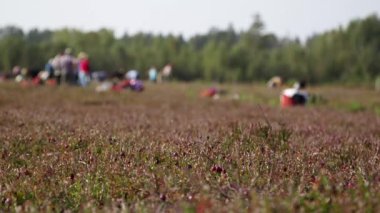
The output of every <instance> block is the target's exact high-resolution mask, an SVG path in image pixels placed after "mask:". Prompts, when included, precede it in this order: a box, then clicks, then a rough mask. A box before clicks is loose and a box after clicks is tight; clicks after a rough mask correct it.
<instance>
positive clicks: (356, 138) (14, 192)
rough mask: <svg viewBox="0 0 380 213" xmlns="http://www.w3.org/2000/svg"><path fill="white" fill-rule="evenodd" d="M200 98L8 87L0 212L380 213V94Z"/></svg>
mask: <svg viewBox="0 0 380 213" xmlns="http://www.w3.org/2000/svg"><path fill="white" fill-rule="evenodd" d="M202 88H205V85H202V84H179V83H173V84H166V85H147V89H146V91H144V92H143V93H133V92H130V91H125V92H122V93H115V92H109V93H95V92H94V91H93V90H92V89H81V88H68V87H60V88H49V87H38V88H21V87H19V86H18V85H15V84H11V83H3V84H0V211H4V212H8V211H15V210H21V211H26V212H29V211H34V210H35V211H42V212H49V211H53V212H59V211H62V210H72V211H74V212H75V211H95V210H98V211H129V210H131V211H133V212H141V211H148V212H151V211H165V212H166V211H172V212H178V211H179V212H205V211H206V212H207V211H208V212H224V211H225V212H229V211H233V212H240V211H243V212H247V211H248V212H252V211H256V210H258V211H277V212H287V211H288V212H289V211H301V212H303V211H306V212H309V211H315V210H317V211H318V212H321V211H326V212H329V211H332V212H336V211H344V212H351V211H355V212H356V211H360V212H365V211H370V212H371V211H373V212H378V211H380V159H379V156H380V155H379V154H380V153H379V152H380V110H379V109H380V98H379V96H380V94H379V93H376V92H374V91H370V90H366V89H353V88H351V89H343V88H334V87H321V88H311V90H310V91H311V92H312V93H314V94H317V95H318V98H316V100H315V103H314V104H312V105H309V106H307V107H303V108H302V107H297V108H289V109H280V108H279V107H278V95H279V92H280V90H268V89H266V88H264V87H262V86H247V85H245V86H233V85H224V86H223V88H225V89H226V90H228V91H229V94H227V97H222V98H221V99H220V100H211V99H210V100H208V99H201V98H199V97H198V94H199V91H200V90H201V89H202ZM233 93H239V94H240V100H232V99H230V98H228V97H229V95H230V94H233Z"/></svg>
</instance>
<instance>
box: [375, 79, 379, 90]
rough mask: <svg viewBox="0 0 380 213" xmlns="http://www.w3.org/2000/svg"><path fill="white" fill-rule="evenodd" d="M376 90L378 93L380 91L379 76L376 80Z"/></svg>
mask: <svg viewBox="0 0 380 213" xmlns="http://www.w3.org/2000/svg"><path fill="white" fill-rule="evenodd" d="M375 89H376V90H377V91H380V75H379V76H377V78H376V80H375Z"/></svg>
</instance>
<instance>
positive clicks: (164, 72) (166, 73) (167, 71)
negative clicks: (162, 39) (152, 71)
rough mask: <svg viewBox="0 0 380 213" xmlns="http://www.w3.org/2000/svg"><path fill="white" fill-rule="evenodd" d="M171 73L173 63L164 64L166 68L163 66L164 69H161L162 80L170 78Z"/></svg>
mask: <svg viewBox="0 0 380 213" xmlns="http://www.w3.org/2000/svg"><path fill="white" fill-rule="evenodd" d="M171 74H172V65H171V64H167V65H166V66H164V68H162V71H161V76H162V80H169V77H170V75H171Z"/></svg>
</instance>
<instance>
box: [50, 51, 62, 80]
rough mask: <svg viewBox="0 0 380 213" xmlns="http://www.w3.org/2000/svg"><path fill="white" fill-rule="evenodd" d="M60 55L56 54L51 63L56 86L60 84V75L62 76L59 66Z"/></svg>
mask: <svg viewBox="0 0 380 213" xmlns="http://www.w3.org/2000/svg"><path fill="white" fill-rule="evenodd" d="M62 55H63V54H62V53H60V54H57V55H56V56H55V57H54V58H53V61H52V62H51V65H52V66H53V70H54V74H53V75H54V78H55V80H56V82H57V84H60V83H61V74H62V66H61V58H62Z"/></svg>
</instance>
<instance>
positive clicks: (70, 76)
mask: <svg viewBox="0 0 380 213" xmlns="http://www.w3.org/2000/svg"><path fill="white" fill-rule="evenodd" d="M61 68H62V71H61V83H70V84H73V83H75V70H74V57H73V56H72V55H71V49H70V48H66V49H65V53H64V54H63V56H62V57H61Z"/></svg>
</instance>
